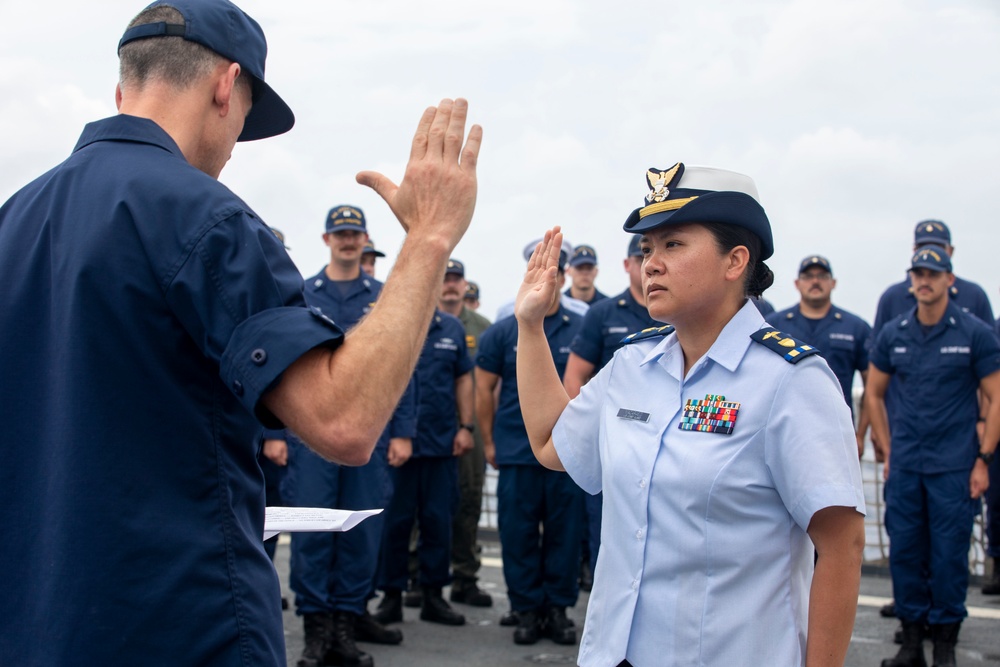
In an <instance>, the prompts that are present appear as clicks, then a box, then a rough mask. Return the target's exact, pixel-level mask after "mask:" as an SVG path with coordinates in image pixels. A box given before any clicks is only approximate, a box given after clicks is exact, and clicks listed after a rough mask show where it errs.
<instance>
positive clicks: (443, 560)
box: [375, 262, 474, 625]
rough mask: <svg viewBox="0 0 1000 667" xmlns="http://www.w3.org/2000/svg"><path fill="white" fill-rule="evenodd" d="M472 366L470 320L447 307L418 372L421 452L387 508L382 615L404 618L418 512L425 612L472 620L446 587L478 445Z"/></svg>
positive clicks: (435, 619) (442, 619)
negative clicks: (465, 473)
mask: <svg viewBox="0 0 1000 667" xmlns="http://www.w3.org/2000/svg"><path fill="white" fill-rule="evenodd" d="M448 264H449V265H451V264H453V262H448ZM471 371H472V360H471V359H469V354H468V352H467V351H466V347H465V329H464V328H463V327H462V323H461V322H460V321H459V320H458V318H456V317H453V316H451V315H449V314H448V313H445V312H442V311H440V310H439V311H438V312H437V313H436V314H435V316H434V319H433V320H432V321H431V329H430V332H429V333H428V334H427V341H426V342H425V343H424V349H423V352H422V353H421V355H420V361H419V362H418V363H417V372H416V374H415V376H414V379H415V384H416V393H417V405H418V412H417V435H416V437H415V438H414V440H413V456H411V457H410V459H409V460H408V461H407V462H406V463H404V464H403V465H402V466H400V467H399V468H398V469H396V470H393V471H392V473H391V474H392V476H393V478H394V484H393V486H394V491H393V494H392V501H391V502H390V503H389V506H388V509H387V510H386V519H385V536H384V539H383V545H382V555H381V559H382V568H381V574H380V576H379V579H380V582H379V588H381V589H382V590H383V591H384V592H385V597H384V598H383V599H382V602H381V604H380V605H379V608H378V611H377V612H376V614H375V617H376V618H377V619H378V620H379V621H380V622H382V623H398V622H401V621H402V620H403V599H402V598H403V589H405V588H406V583H407V579H408V574H409V572H408V570H409V568H408V561H409V556H410V553H409V545H410V534H411V532H412V531H413V527H414V519H417V520H419V522H420V538H419V540H418V541H417V560H418V562H419V576H418V580H419V582H420V585H421V590H422V596H421V599H422V609H421V610H420V618H421V620H424V621H430V622H432V623H442V624H444V625H464V624H465V617H464V616H462V615H461V614H459V613H457V612H455V611H454V610H453V609H452V608H451V607H450V606H449V605H448V603H447V602H445V601H444V599H443V598H442V597H441V589H442V587H444V586H446V585H448V584H449V583H451V572H450V567H449V564H450V562H451V529H452V521H453V519H454V515H455V507H456V505H457V504H458V461H457V458H456V457H460V456H462V455H463V454H465V453H466V452H468V451H470V450H471V449H472V447H473V442H472V431H473V422H472V419H473V417H472V415H473V411H474V407H473V398H472V372H471ZM456 415H457V416H458V419H456ZM459 424H461V426H459Z"/></svg>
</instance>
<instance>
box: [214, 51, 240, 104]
mask: <svg viewBox="0 0 1000 667" xmlns="http://www.w3.org/2000/svg"><path fill="white" fill-rule="evenodd" d="M220 69H221V71H219V70H216V71H217V72H218V75H217V78H216V80H215V94H214V101H215V103H216V105H218V106H219V113H220V114H221V115H222V116H226V115H228V114H229V109H230V106H231V105H232V101H233V94H234V93H235V89H236V79H237V77H239V75H240V71H241V68H240V65H239V63H229V65H222V66H220Z"/></svg>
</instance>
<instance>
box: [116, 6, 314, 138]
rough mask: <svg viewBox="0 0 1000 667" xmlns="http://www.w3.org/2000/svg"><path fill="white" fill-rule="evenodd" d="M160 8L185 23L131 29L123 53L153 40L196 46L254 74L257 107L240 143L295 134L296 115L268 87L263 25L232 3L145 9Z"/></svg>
mask: <svg viewBox="0 0 1000 667" xmlns="http://www.w3.org/2000/svg"><path fill="white" fill-rule="evenodd" d="M161 5H163V6H167V7H173V8H174V9H176V10H177V11H179V12H180V13H181V16H183V17H184V24H183V25H178V24H174V23H166V22H159V23H146V24H143V25H137V26H135V27H133V28H129V29H128V30H126V31H125V34H124V35H122V38H121V40H120V41H119V42H118V51H119V52H121V48H122V47H123V46H125V45H126V44H128V43H129V42H133V41H135V40H137V39H147V38H150V37H183V38H184V39H186V40H188V41H190V42H197V43H198V44H201V45H202V46H204V47H206V48H208V49H211V50H212V51H214V52H215V53H217V54H219V55H220V56H222V57H223V58H227V59H229V60H231V61H233V62H235V63H239V65H240V67H242V68H243V70H244V71H245V72H246V73H247V74H249V75H250V79H251V81H252V89H253V106H252V107H251V109H250V114H249V115H248V116H247V118H246V121H245V122H244V123H243V132H242V133H241V134H240V136H239V138H238V139H237V141H253V140H254V139H264V138H265V137H273V136H274V135H276V134H282V133H284V132H288V130H290V129H292V126H293V125H294V124H295V114H293V113H292V110H291V109H290V108H289V107H288V105H287V104H285V101H284V100H282V99H281V98H280V97H279V96H278V94H277V93H276V92H274V90H273V89H272V88H271V86H269V85H267V84H266V83H265V82H264V61H265V60H266V59H267V40H266V39H265V38H264V31H263V30H262V29H261V27H260V24H258V23H257V22H256V21H254V20H253V19H252V18H250V17H249V16H248V15H247V14H246V13H245V12H244V11H243V10H242V9H240V8H239V7H237V6H236V5H234V4H233V3H231V2H229V0H158V1H157V2H154V3H153V4H151V5H149V7H146V9H150V8H152V7H158V6H161Z"/></svg>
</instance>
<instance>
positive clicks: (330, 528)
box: [264, 507, 382, 540]
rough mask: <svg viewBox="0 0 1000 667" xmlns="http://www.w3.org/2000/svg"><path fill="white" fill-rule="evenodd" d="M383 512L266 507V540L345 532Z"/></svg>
mask: <svg viewBox="0 0 1000 667" xmlns="http://www.w3.org/2000/svg"><path fill="white" fill-rule="evenodd" d="M381 511H382V510H331V509H325V508H323V507H266V508H265V512H264V539H265V540H268V539H270V538H272V537H274V536H275V535H277V534H278V533H281V532H286V533H310V532H344V531H347V530H350V529H351V528H354V527H355V526H356V525H358V524H359V523H361V522H362V521H364V520H365V519H367V518H368V517H370V516H375V515H376V514H379V513H380V512H381Z"/></svg>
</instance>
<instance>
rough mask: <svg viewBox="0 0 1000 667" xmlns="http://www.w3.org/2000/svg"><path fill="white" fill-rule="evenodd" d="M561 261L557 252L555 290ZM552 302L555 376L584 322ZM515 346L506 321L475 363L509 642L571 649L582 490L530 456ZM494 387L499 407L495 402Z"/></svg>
mask: <svg viewBox="0 0 1000 667" xmlns="http://www.w3.org/2000/svg"><path fill="white" fill-rule="evenodd" d="M567 258H568V254H567V252H566V251H565V250H563V251H562V252H561V253H560V254H559V263H558V273H559V276H558V278H557V282H558V285H559V288H561V287H562V286H563V284H564V283H565V276H564V274H563V267H564V266H565V263H566V260H567ZM559 297H560V294H559V291H558V289H557V290H556V291H555V292H553V293H551V294H550V295H549V302H548V303H547V305H546V309H545V313H544V324H543V330H544V336H545V340H546V349H547V350H548V354H549V355H550V358H551V359H552V360H554V363H555V366H556V368H557V369H558V372H559V373H560V375H561V373H562V371H563V370H564V369H565V368H566V360H567V359H568V358H569V345H570V343H571V342H572V340H573V336H575V335H576V332H577V330H578V329H579V327H580V323H581V321H582V319H583V318H581V317H580V316H579V315H577V314H575V313H572V312H570V311H568V310H567V309H566V308H564V307H563V306H562V305H560V298H559ZM564 298H565V297H564ZM517 344H518V343H517V321H516V320H515V319H514V318H513V317H508V318H506V319H503V320H500V321H498V322H496V323H495V324H493V326H491V327H490V328H489V329H487V330H486V332H485V333H484V334H483V335H482V338H480V339H479V356H478V357H477V358H476V365H477V369H476V412H477V413H478V415H479V424H480V425H481V426H482V431H483V441H484V443H485V448H486V460H487V461H489V462H490V464H491V465H492V466H493V467H495V468H498V469H499V470H500V474H499V476H498V480H497V521H498V523H499V528H500V547H501V549H502V550H503V574H504V580H505V581H506V583H507V597H508V598H509V599H510V606H511V610H512V611H513V612H514V613H515V614H516V615H517V619H518V625H517V628H516V629H515V630H514V642H515V643H517V644H534V643H535V642H537V641H538V638H539V637H540V636H547V637H550V638H551V639H552V640H553V641H555V642H557V643H559V644H574V643H576V629H575V628H574V627H573V623H572V621H570V620H569V618H567V617H566V607H570V606H573V605H575V604H576V601H577V597H578V595H579V585H578V580H577V574H578V572H579V563H580V532H581V528H582V527H581V524H582V519H583V492H582V491H581V490H580V488H579V487H578V486H577V485H576V484H574V483H573V480H571V479H570V478H569V476H568V475H567V474H566V473H564V472H556V471H552V470H547V469H545V468H543V467H542V466H540V465H539V464H538V461H537V460H535V457H534V456H533V455H532V453H531V446H530V444H529V443H528V435H527V433H526V432H525V430H524V421H523V420H522V418H521V407H520V405H519V403H518V387H519V384H518V373H517ZM550 363H551V362H550ZM498 384H499V385H500V396H499V403H497V401H496V400H495V399H494V390H495V389H496V387H497V385H498Z"/></svg>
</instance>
